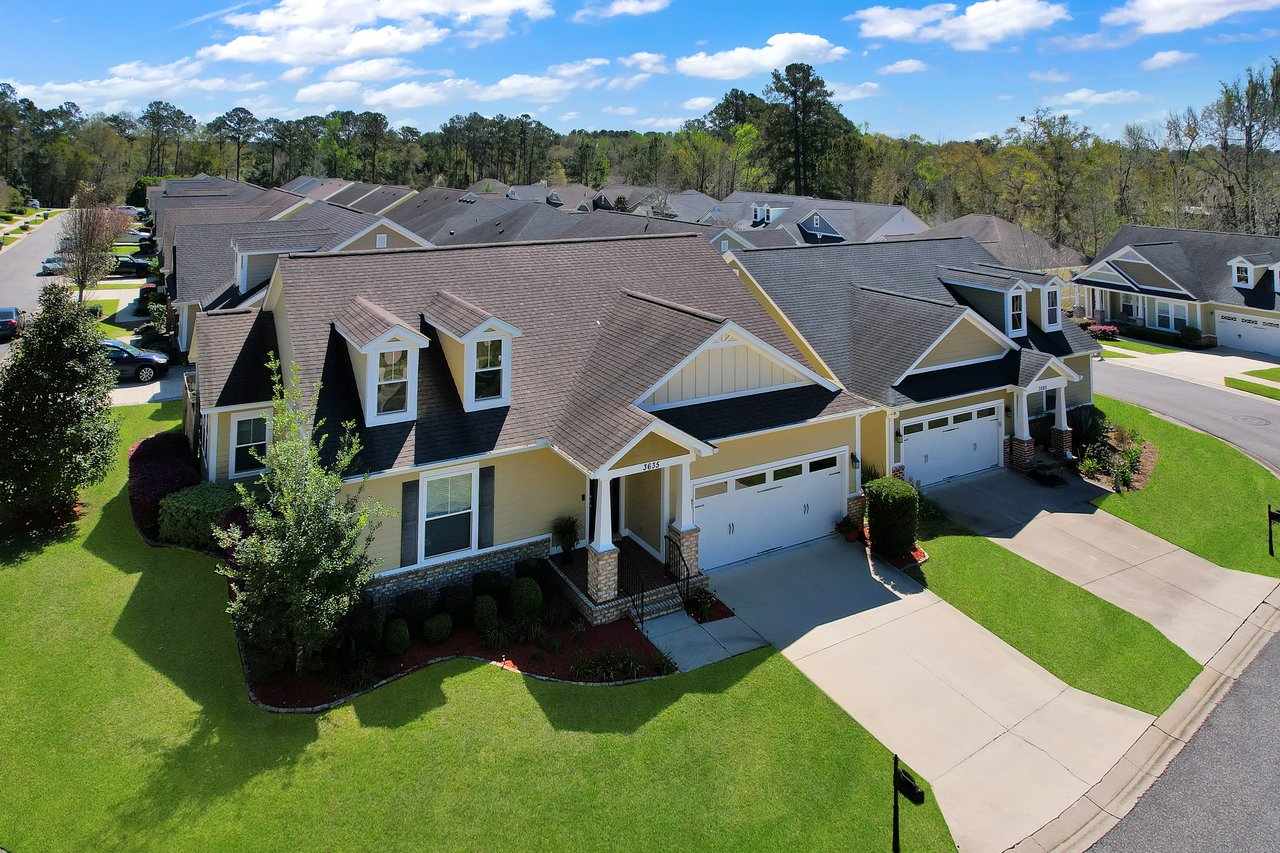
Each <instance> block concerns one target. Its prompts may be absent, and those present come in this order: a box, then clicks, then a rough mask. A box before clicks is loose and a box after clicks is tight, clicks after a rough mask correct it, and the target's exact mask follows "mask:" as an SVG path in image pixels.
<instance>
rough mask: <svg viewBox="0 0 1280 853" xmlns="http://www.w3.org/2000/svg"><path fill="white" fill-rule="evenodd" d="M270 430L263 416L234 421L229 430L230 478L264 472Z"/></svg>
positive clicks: (248, 416)
mask: <svg viewBox="0 0 1280 853" xmlns="http://www.w3.org/2000/svg"><path fill="white" fill-rule="evenodd" d="M270 441H271V428H270V426H269V425H268V423H267V416H266V415H265V414H259V415H245V416H241V417H238V418H236V419H235V422H234V424H233V426H232V430H231V476H232V477H243V476H245V475H246V474H256V473H258V472H260V471H262V470H264V465H263V463H262V460H264V459H266V456H267V443H268V442H270Z"/></svg>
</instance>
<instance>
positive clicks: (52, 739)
mask: <svg viewBox="0 0 1280 853" xmlns="http://www.w3.org/2000/svg"><path fill="white" fill-rule="evenodd" d="M116 411H117V412H118V413H120V415H121V417H122V421H123V422H122V434H121V437H120V458H119V459H118V462H117V464H116V466H115V467H114V468H113V469H112V471H111V472H110V474H109V475H108V477H107V479H106V481H105V482H103V483H102V484H101V485H99V486H96V487H94V488H93V489H91V490H90V491H89V492H88V493H87V494H86V496H85V505H84V514H83V518H82V519H81V521H80V524H79V527H78V529H77V530H76V531H74V532H72V533H70V534H69V535H67V536H65V537H53V538H52V541H49V542H47V543H44V544H34V545H33V544H30V543H14V542H12V541H10V542H7V543H0V601H4V602H6V611H5V615H4V618H3V619H0V671H3V672H4V689H3V690H0V756H4V761H3V762H2V763H3V766H4V767H6V768H7V772H6V775H5V782H6V783H7V784H4V785H0V839H3V842H2V843H3V844H4V846H5V847H8V848H11V849H14V850H28V849H31V850H34V849H43V848H47V847H49V845H50V840H51V839H52V840H54V846H56V847H58V848H61V849H88V848H93V849H101V848H122V847H123V848H128V849H131V850H152V849H154V850H182V849H187V850H225V849H233V850H234V849H275V850H281V849H310V848H314V847H315V846H316V840H317V839H318V838H323V839H324V846H325V847H326V848H328V849H335V850H337V849H367V848H371V847H390V848H397V847H403V846H405V845H409V846H421V843H426V842H424V841H423V840H424V839H427V840H429V845H430V846H438V847H441V848H442V849H481V848H484V849H530V848H536V847H548V846H555V847H556V848H557V849H563V850H598V849H606V848H610V847H616V846H618V844H619V841H618V840H619V839H626V841H627V844H626V846H627V847H632V848H635V849H642V850H643V849H665V848H672V847H680V848H686V847H687V848H690V849H699V848H707V849H729V848H733V849H782V848H793V847H794V848H798V849H835V848H841V849H849V848H852V849H856V850H866V851H879V850H885V849H888V846H889V828H890V810H891V808H892V801H891V798H890V796H889V788H888V784H889V772H890V767H891V761H892V760H891V755H890V753H889V751H888V750H887V749H886V748H885V747H884V746H882V745H881V744H880V743H878V742H877V741H876V740H875V739H874V738H872V737H871V735H870V734H868V733H867V731H866V730H865V729H863V728H862V727H861V726H859V725H858V724H857V723H856V722H854V721H853V720H852V719H850V718H849V717H848V715H847V714H845V713H844V712H843V711H842V710H841V709H840V708H839V707H838V706H837V705H836V704H835V703H834V702H832V701H831V700H830V699H829V698H828V697H827V696H825V695H824V694H823V693H822V692H821V691H819V690H818V689H817V688H816V687H815V686H814V685H813V684H812V683H811V682H810V681H809V680H808V679H807V678H805V677H804V676H803V675H802V674H801V673H800V672H799V671H798V670H797V669H796V668H795V667H794V666H792V665H791V663H789V662H788V661H787V660H786V659H785V658H783V656H782V655H781V654H779V653H777V652H776V651H773V650H772V649H761V650H758V651H756V652H752V653H749V654H746V655H742V656H739V657H736V658H732V659H730V660H727V661H724V662H722V663H720V664H716V665H714V666H711V667H706V668H703V669H700V670H697V671H695V672H691V673H686V674H681V675H677V676H674V677H671V678H666V679H660V680H655V681H649V682H644V683H640V684H636V685H631V686H627V687H621V688H613V687H580V686H575V685H569V684H552V683H547V682H542V681H537V680H533V679H528V678H523V677H521V676H518V675H515V674H513V673H510V672H505V671H502V670H500V669H499V668H497V667H494V666H490V665H486V664H480V663H477V662H474V661H453V662H449V663H444V664H437V665H435V666H430V667H427V668H426V669H423V670H421V671H419V672H416V673H413V674H412V675H409V676H407V677H405V678H402V679H400V680H399V681H396V682H394V683H393V684H389V685H387V686H385V687H382V688H379V689H378V690H375V691H374V692H372V693H370V694H368V695H367V696H364V697H362V698H360V699H358V700H356V701H355V702H353V703H351V704H350V705H346V706H343V707H341V708H338V709H335V710H333V711H330V712H328V713H325V714H319V715H296V714H269V713H266V712H263V711H260V710H258V709H257V708H255V707H254V706H253V705H251V704H250V703H249V701H248V699H247V698H246V697H245V694H244V685H243V680H242V677H241V670H240V662H239V659H238V657H237V653H236V647H235V643H234V642H233V639H232V635H231V630H230V626H229V623H228V619H227V616H226V614H225V613H224V612H223V611H224V609H225V607H226V582H225V580H224V579H222V578H221V577H219V576H218V575H216V574H214V571H213V570H214V561H213V560H212V559H211V558H209V557H205V556H202V555H199V554H195V553H193V552H189V551H184V550H179V549H173V548H163V549H161V548H149V547H148V546H146V545H145V544H144V543H143V542H142V541H141V540H140V539H139V537H138V534H137V532H136V531H135V529H134V527H133V525H132V523H131V520H130V514H129V501H128V496H127V494H126V492H125V483H124V479H125V462H124V456H125V453H126V452H127V448H129V447H130V446H131V445H132V444H133V443H135V442H137V441H138V440H139V439H141V438H143V437H144V436H146V435H149V434H152V433H154V432H157V431H160V430H166V429H172V428H176V427H177V425H178V423H179V422H180V418H181V412H182V406H181V403H166V404H162V405H160V406H155V405H150V406H133V407H128V408H123V409H117V410H116ZM902 817H903V821H904V823H903V839H904V845H905V846H906V847H907V849H912V850H930V851H933V850H938V851H941V850H954V849H955V845H954V843H953V842H952V840H951V837H950V834H949V832H948V831H947V827H946V824H945V822H944V820H943V818H942V814H941V812H940V811H939V809H938V807H937V805H936V803H935V801H934V798H933V797H932V795H930V796H929V799H928V801H927V803H926V804H925V805H923V806H919V807H916V806H910V805H904V806H903V812H902ZM413 839H418V841H417V842H415V841H413Z"/></svg>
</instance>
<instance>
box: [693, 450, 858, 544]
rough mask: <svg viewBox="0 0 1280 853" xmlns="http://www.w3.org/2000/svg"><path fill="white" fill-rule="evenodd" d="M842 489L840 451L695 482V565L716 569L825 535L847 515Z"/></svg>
mask: <svg viewBox="0 0 1280 853" xmlns="http://www.w3.org/2000/svg"><path fill="white" fill-rule="evenodd" d="M846 488H847V487H846V483H845V468H844V453H843V452H832V453H828V454H825V455H823V456H815V457H812V458H806V459H800V460H789V461H787V462H785V463H778V464H777V465H773V466H770V467H768V468H760V469H757V470H753V471H747V472H738V473H737V474H735V475H733V476H731V477H726V478H722V479H715V480H703V481H700V482H698V483H697V484H695V485H694V490H693V523H694V524H696V525H698V528H699V530H700V531H701V532H700V533H699V534H698V563H699V565H700V566H701V567H702V568H704V569H714V568H716V567H717V566H724V565H727V564H729V563H736V562H737V561H738V560H745V559H747V558H748V557H754V556H756V555H757V554H759V553H761V552H763V551H768V550H771V549H773V548H783V547H786V546H787V545H795V544H798V543H800V542H807V541H809V540H810V539H817V538H818V537H819V536H825V535H826V534H828V533H830V532H831V531H832V529H833V528H834V527H835V523H836V522H837V521H838V520H840V519H841V518H842V517H843V516H844V515H845V513H846V511H847V507H846V504H845V496H846V494H847V493H846V491H845V490H846Z"/></svg>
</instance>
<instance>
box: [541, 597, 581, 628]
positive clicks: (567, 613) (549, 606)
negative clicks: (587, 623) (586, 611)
mask: <svg viewBox="0 0 1280 853" xmlns="http://www.w3.org/2000/svg"><path fill="white" fill-rule="evenodd" d="M574 613H575V611H574V609H573V605H572V604H570V603H569V602H568V601H566V600H565V598H564V596H562V595H558V594H553V595H550V596H548V597H547V600H546V602H545V604H544V605H543V608H542V621H543V622H545V623H546V626H547V627H548V628H559V627H560V626H561V625H567V624H568V623H569V619H570V618H571V617H572V616H573V614H574Z"/></svg>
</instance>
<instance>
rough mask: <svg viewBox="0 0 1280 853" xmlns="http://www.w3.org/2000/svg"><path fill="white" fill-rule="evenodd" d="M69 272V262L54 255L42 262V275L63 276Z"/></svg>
mask: <svg viewBox="0 0 1280 853" xmlns="http://www.w3.org/2000/svg"><path fill="white" fill-rule="evenodd" d="M66 271H67V262H66V261H64V260H63V259H62V258H60V257H58V256H57V255H54V256H53V257H51V258H45V259H44V260H43V261H41V262H40V275H62V274H63V273H64V272H66Z"/></svg>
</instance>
